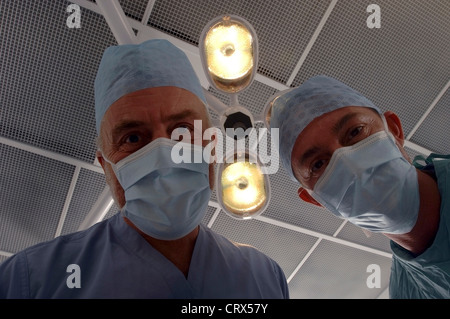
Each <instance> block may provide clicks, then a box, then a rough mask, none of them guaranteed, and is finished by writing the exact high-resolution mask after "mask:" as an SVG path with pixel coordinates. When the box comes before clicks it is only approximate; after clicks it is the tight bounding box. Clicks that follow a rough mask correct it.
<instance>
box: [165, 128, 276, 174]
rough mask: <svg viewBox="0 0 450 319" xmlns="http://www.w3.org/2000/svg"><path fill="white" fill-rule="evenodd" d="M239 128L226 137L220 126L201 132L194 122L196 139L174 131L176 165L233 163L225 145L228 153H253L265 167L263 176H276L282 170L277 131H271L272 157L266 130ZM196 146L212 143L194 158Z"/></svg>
mask: <svg viewBox="0 0 450 319" xmlns="http://www.w3.org/2000/svg"><path fill="white" fill-rule="evenodd" d="M238 130H242V131H243V129H241V128H238V129H230V128H227V129H226V135H225V138H224V135H223V134H222V131H221V130H220V129H219V128H217V127H210V128H208V129H206V130H205V131H204V132H203V133H202V121H201V120H195V121H194V136H191V133H190V132H189V131H188V130H183V131H178V130H175V131H173V132H172V135H171V139H172V140H178V141H180V142H179V143H177V144H176V145H175V146H174V147H173V148H172V153H171V158H172V161H173V162H174V163H201V162H202V161H205V162H207V163H213V162H215V163H224V162H226V163H232V162H233V161H232V160H233V157H228V156H224V146H225V149H226V150H227V154H230V153H233V152H245V151H246V150H251V151H253V153H254V154H257V156H258V158H259V164H260V165H261V167H262V168H263V174H275V173H276V172H278V168H279V162H280V160H279V154H278V139H279V132H278V128H272V129H271V130H270V154H269V145H268V141H267V140H268V139H269V134H268V133H269V131H268V129H267V128H258V129H256V128H253V127H252V128H249V129H247V130H246V131H245V132H244V133H243V132H239V131H238ZM243 134H245V135H246V136H247V141H248V146H247V145H246V139H244V138H240V139H237V140H235V139H234V138H232V137H231V136H243ZM192 141H194V144H195V145H200V146H201V145H203V141H209V143H208V145H206V146H205V147H204V148H203V156H202V157H201V156H198V155H197V156H194V158H192V156H191V146H190V145H191V143H192ZM249 162H250V163H256V159H254V158H252V157H250V159H249Z"/></svg>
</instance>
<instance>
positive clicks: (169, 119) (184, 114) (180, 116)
mask: <svg viewBox="0 0 450 319" xmlns="http://www.w3.org/2000/svg"><path fill="white" fill-rule="evenodd" d="M188 117H198V118H199V119H200V118H201V116H200V114H199V113H197V112H194V111H193V110H184V111H181V112H179V113H175V114H171V115H169V116H166V117H164V118H163V119H162V120H163V122H176V121H179V120H182V119H185V118H188Z"/></svg>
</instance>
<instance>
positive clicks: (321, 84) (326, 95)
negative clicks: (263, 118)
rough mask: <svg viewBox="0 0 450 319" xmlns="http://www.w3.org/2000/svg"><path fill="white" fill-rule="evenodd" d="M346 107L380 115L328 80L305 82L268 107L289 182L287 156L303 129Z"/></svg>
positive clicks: (350, 91)
mask: <svg viewBox="0 0 450 319" xmlns="http://www.w3.org/2000/svg"><path fill="white" fill-rule="evenodd" d="M346 106H362V107H370V108H373V109H375V110H376V111H378V113H380V114H381V111H380V109H379V108H378V107H376V106H375V105H374V104H373V103H372V102H371V101H370V100H368V99H367V98H366V97H364V96H363V95H362V94H360V93H359V92H357V91H355V90H354V89H352V88H351V87H349V86H347V85H346V84H344V83H342V82H340V81H338V80H336V79H333V78H331V77H328V76H324V75H318V76H314V77H312V78H309V79H308V80H307V81H305V82H304V83H303V84H302V85H300V86H298V87H296V88H293V89H290V90H286V92H282V94H281V95H279V96H278V97H276V99H275V100H274V101H273V103H272V110H271V117H270V127H271V128H278V129H279V136H280V140H279V145H278V150H279V153H280V157H281V162H282V164H283V166H284V168H285V170H286V172H287V173H288V175H289V177H290V178H291V179H292V180H293V181H296V182H298V181H297V179H296V178H295V176H294V172H293V171H292V164H291V154H292V150H293V148H294V144H295V141H296V140H297V137H298V135H299V134H300V133H301V132H302V131H303V129H304V128H305V127H306V126H307V125H308V124H309V123H310V122H311V121H312V120H314V119H315V118H316V117H319V116H320V115H322V114H325V113H328V112H331V111H334V110H337V109H339V108H342V107H346Z"/></svg>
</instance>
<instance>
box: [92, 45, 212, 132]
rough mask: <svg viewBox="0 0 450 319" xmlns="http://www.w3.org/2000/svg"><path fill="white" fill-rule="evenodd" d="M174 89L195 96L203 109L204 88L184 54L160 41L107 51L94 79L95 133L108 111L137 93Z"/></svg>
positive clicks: (124, 46) (204, 101)
mask: <svg viewBox="0 0 450 319" xmlns="http://www.w3.org/2000/svg"><path fill="white" fill-rule="evenodd" d="M161 86H175V87H179V88H182V89H185V90H188V91H190V92H191V93H193V94H195V95H196V96H197V97H198V98H199V99H200V100H201V101H203V103H204V104H205V105H206V99H205V96H204V94H203V88H202V86H201V84H200V81H199V80H198V78H197V75H196V73H195V71H194V69H193V67H192V65H191V63H190V61H189V59H188V58H187V56H186V54H185V53H184V52H183V51H182V50H180V49H179V48H177V47H176V46H175V45H173V44H172V43H171V42H169V41H167V40H163V39H152V40H148V41H145V42H142V43H140V44H126V45H118V46H111V47H108V48H107V49H106V50H105V52H104V53H103V57H102V60H101V61H100V66H99V68H98V72H97V76H96V78H95V84H94V88H95V121H96V128H97V133H98V134H100V123H101V121H102V118H103V116H104V115H105V113H106V111H107V110H108V108H109V107H110V106H111V104H113V103H114V102H115V101H117V100H118V99H119V98H121V97H122V96H124V95H126V94H128V93H132V92H135V91H138V90H142V89H147V88H154V87H161Z"/></svg>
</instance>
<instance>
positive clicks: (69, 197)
mask: <svg viewBox="0 0 450 319" xmlns="http://www.w3.org/2000/svg"><path fill="white" fill-rule="evenodd" d="M80 171H81V169H80V167H79V166H75V171H74V172H73V176H72V181H71V182H70V187H69V190H68V191H67V196H66V201H65V202H64V207H63V210H62V212H61V216H60V217H59V222H58V227H57V228H56V232H55V238H56V237H58V236H60V235H61V232H62V229H63V226H64V223H65V222H66V217H67V212H68V211H69V207H70V203H71V202H72V196H73V193H74V192H75V187H76V185H77V181H78V177H79V176H80Z"/></svg>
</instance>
